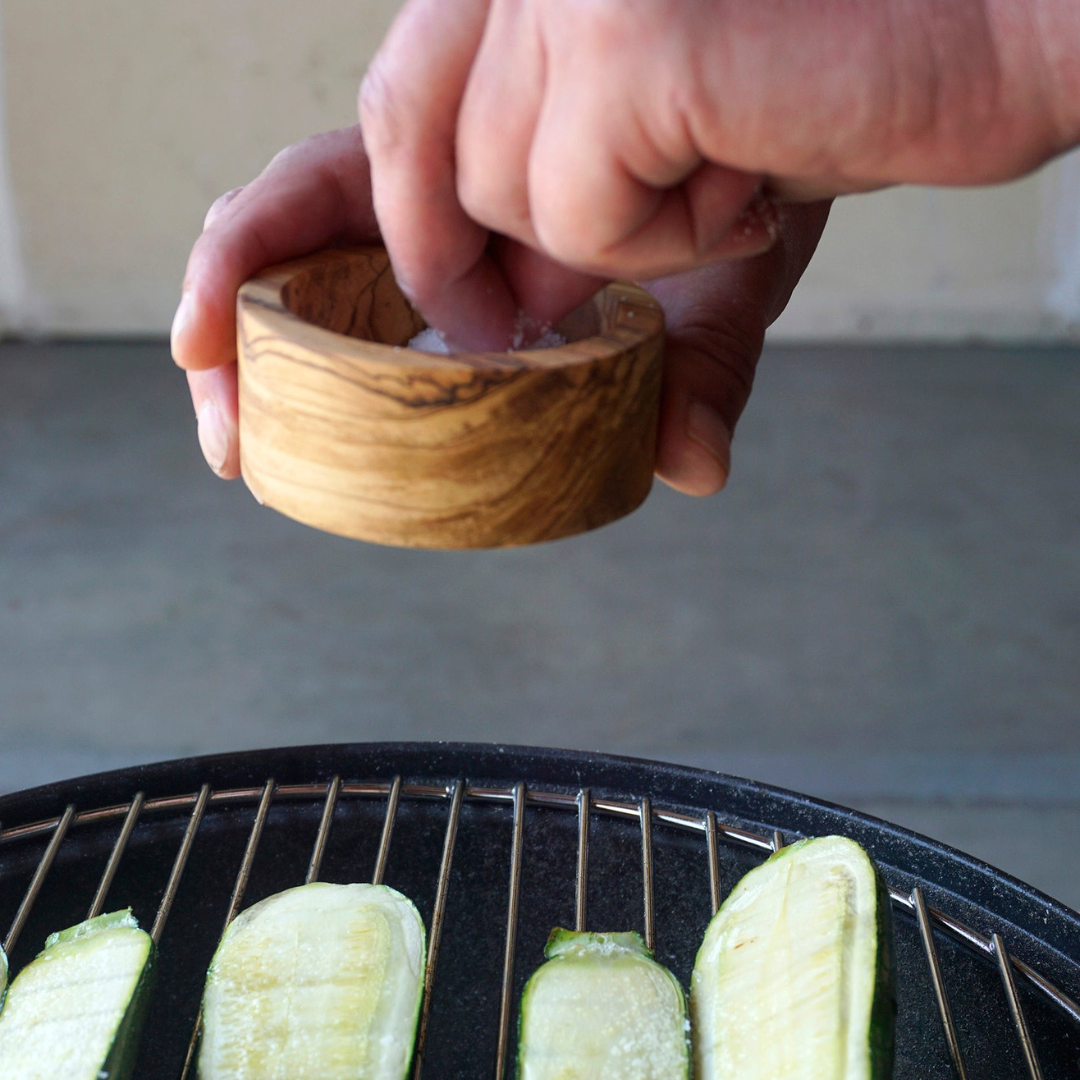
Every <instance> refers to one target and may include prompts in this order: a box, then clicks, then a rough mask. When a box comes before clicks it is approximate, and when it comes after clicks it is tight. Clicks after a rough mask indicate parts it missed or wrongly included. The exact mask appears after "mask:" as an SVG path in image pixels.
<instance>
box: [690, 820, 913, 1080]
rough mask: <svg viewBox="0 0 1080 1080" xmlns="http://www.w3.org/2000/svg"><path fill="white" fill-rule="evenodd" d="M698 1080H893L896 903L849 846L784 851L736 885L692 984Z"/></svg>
mask: <svg viewBox="0 0 1080 1080" xmlns="http://www.w3.org/2000/svg"><path fill="white" fill-rule="evenodd" d="M690 1008H691V1015H692V1018H693V1029H694V1061H695V1068H696V1075H697V1077H698V1080H734V1078H735V1077H738V1078H739V1080H781V1078H783V1080H887V1078H888V1077H889V1075H890V1074H891V1071H892V1058H893V1029H894V1020H895V1016H896V993H895V984H894V974H893V948H892V919H891V910H890V902H889V894H888V891H887V890H886V888H885V885H884V882H883V881H882V879H881V875H880V874H879V873H878V872H877V868H876V867H875V866H874V864H873V863H872V862H871V861H870V857H869V856H868V855H867V854H866V852H865V851H863V849H862V848H861V847H859V845H858V844H856V843H854V842H853V841H851V840H848V839H845V838H844V837H841V836H824V837H820V838H819V839H816V840H802V841H800V842H799V843H797V844H792V845H791V846H790V847H786V848H782V849H781V850H780V851H778V852H776V854H774V855H772V856H771V857H770V858H769V859H767V860H766V861H765V862H764V863H763V864H762V865H761V866H758V867H756V868H755V869H753V870H751V871H750V872H749V873H748V874H747V875H746V876H745V877H744V878H743V879H742V880H741V881H740V882H739V883H738V885H736V886H735V889H734V890H733V891H732V893H731V895H730V896H729V897H728V898H727V900H725V901H724V904H723V906H722V907H721V908H720V910H719V911H718V912H717V913H716V915H715V916H714V918H713V920H712V922H711V923H710V924H709V928H708V930H707V931H706V932H705V940H704V942H703V944H702V946H701V950H700V952H699V953H698V956H697V961H696V963H695V964H694V974H693V978H692V981H691V985H690Z"/></svg>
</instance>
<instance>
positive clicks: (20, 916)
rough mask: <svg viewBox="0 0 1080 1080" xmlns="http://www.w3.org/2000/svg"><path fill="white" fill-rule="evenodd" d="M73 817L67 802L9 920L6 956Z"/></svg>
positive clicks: (16, 940)
mask: <svg viewBox="0 0 1080 1080" xmlns="http://www.w3.org/2000/svg"><path fill="white" fill-rule="evenodd" d="M74 818H75V807H74V805H72V804H68V806H67V808H66V809H65V810H64V813H63V814H62V815H61V816H60V817H59V818H58V819H57V821H56V826H55V830H54V832H53V834H52V839H51V840H50V841H49V846H48V847H47V848H46V849H45V854H44V855H42V856H41V861H40V862H39V863H38V865H37V869H36V870H35V871H34V876H33V877H32V878H31V879H30V884H29V885H28V886H27V888H26V895H25V896H24V897H23V899H22V903H21V904H20V905H19V910H18V911H16V912H15V918H14V919H12V920H11V929H10V930H8V933H7V937H6V938H4V952H6V953H7V955H8V956H11V954H12V952H14V950H15V944H16V942H18V940H19V935H20V934H21V933H22V931H23V927H24V926H25V925H26V920H27V919H28V918H29V917H30V910H31V908H33V906H34V901H35V900H37V898H38V893H39V892H41V886H42V885H44V884H45V877H46V875H47V874H48V873H49V869H50V868H51V867H52V864H53V860H54V859H55V858H56V853H57V852H58V851H59V850H60V845H61V844H62V843H63V842H64V837H65V836H66V835H67V831H68V828H69V827H70V825H71V822H72V821H73V820H74Z"/></svg>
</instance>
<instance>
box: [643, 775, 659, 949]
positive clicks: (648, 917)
mask: <svg viewBox="0 0 1080 1080" xmlns="http://www.w3.org/2000/svg"><path fill="white" fill-rule="evenodd" d="M639 813H640V815H641V878H642V881H641V886H642V888H641V891H642V897H643V899H644V902H645V913H644V914H645V948H647V949H653V948H655V945H656V915H655V904H654V903H653V850H652V802H651V800H650V799H649V796H648V795H645V796H643V797H642V800H641V804H640V806H639Z"/></svg>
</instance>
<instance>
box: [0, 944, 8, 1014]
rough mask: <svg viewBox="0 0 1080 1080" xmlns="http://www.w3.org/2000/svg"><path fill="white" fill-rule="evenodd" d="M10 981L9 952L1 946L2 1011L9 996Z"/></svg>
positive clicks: (0, 997)
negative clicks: (8, 986) (8, 985)
mask: <svg viewBox="0 0 1080 1080" xmlns="http://www.w3.org/2000/svg"><path fill="white" fill-rule="evenodd" d="M7 982H8V959H7V953H6V952H4V949H3V947H2V946H0V1011H2V1010H3V1008H4V998H5V997H7Z"/></svg>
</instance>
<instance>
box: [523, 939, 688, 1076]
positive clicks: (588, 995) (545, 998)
mask: <svg viewBox="0 0 1080 1080" xmlns="http://www.w3.org/2000/svg"><path fill="white" fill-rule="evenodd" d="M544 955H545V956H546V957H547V962H546V963H545V964H543V965H541V967H539V968H538V969H537V970H536V971H535V972H534V973H533V975H532V977H531V978H530V979H529V981H528V983H526V985H525V990H524V993H523V994H522V998H521V1020H520V1026H519V1038H518V1080H687V1078H688V1077H689V1073H690V1052H689V1046H688V1042H687V1029H688V1027H689V1024H688V1021H687V1016H686V999H685V996H684V994H683V991H682V987H681V986H680V985H679V983H678V981H677V980H676V979H675V976H674V975H672V974H671V972H670V971H668V970H667V968H665V967H663V966H662V965H661V964H658V963H657V962H656V961H655V960H653V959H652V953H651V952H650V951H649V950H648V949H646V947H645V944H644V942H642V940H641V938H640V936H639V935H637V934H634V933H613V934H590V933H574V932H572V931H569V930H558V929H557V930H554V931H553V932H552V935H551V938H550V939H549V941H548V945H547V948H546V949H545V952H544Z"/></svg>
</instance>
